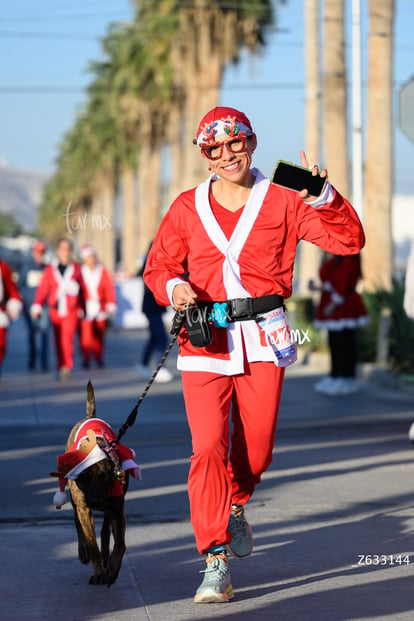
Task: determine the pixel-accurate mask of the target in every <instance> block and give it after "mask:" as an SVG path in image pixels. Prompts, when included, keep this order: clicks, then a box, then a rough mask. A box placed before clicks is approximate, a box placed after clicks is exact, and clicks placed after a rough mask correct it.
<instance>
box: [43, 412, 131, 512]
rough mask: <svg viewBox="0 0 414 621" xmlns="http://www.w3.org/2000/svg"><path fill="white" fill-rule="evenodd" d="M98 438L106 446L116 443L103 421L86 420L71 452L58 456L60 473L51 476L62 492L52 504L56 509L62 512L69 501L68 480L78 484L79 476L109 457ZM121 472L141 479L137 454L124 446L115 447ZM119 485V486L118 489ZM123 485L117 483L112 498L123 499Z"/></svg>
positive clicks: (96, 419)
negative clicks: (66, 489) (61, 509)
mask: <svg viewBox="0 0 414 621" xmlns="http://www.w3.org/2000/svg"><path fill="white" fill-rule="evenodd" d="M97 438H101V439H102V440H103V441H104V442H105V443H111V442H112V441H114V440H116V435H115V433H114V431H113V429H112V428H111V427H110V426H109V425H108V423H106V422H105V421H104V420H102V419H100V418H90V419H87V420H86V421H85V422H83V423H82V425H81V426H80V427H79V429H78V431H77V432H76V435H75V439H74V441H73V444H72V446H71V447H70V449H69V450H68V451H67V452H66V453H63V454H62V455H59V456H58V458H57V466H58V467H57V472H51V473H50V475H51V476H54V477H58V478H59V488H60V491H59V492H56V494H55V495H54V497H53V503H54V504H55V505H56V508H57V509H60V508H61V507H62V505H64V504H65V503H66V502H67V500H68V497H67V494H66V492H65V487H66V483H67V481H68V479H71V480H72V481H76V479H77V478H78V476H79V475H80V474H81V472H83V471H84V470H86V468H89V467H90V466H92V465H93V464H96V463H97V462H99V461H102V460H103V459H107V458H108V455H107V453H106V452H105V451H104V450H103V449H102V448H101V447H100V446H99V444H98V443H97ZM116 452H117V453H118V457H119V461H120V464H121V469H122V470H123V471H124V472H126V471H128V472H129V474H130V475H131V476H132V477H134V478H135V479H141V469H140V467H139V466H138V465H137V464H136V463H135V461H134V457H135V451H133V450H132V449H130V448H128V447H127V446H125V445H124V444H121V443H119V444H117V445H116ZM117 484H118V485H117ZM121 493H122V485H121V483H120V482H119V481H117V482H116V483H115V485H114V488H113V490H112V492H111V496H117V495H121Z"/></svg>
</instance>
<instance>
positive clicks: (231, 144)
mask: <svg viewBox="0 0 414 621" xmlns="http://www.w3.org/2000/svg"><path fill="white" fill-rule="evenodd" d="M246 140H247V136H246V134H244V132H243V133H242V132H240V134H239V135H238V136H237V138H231V139H230V140H226V141H225V142H215V143H214V144H212V145H207V144H201V145H200V148H201V153H202V154H203V155H205V156H206V157H207V158H208V159H209V160H219V159H220V158H221V157H222V156H223V151H224V146H226V148H227V149H228V150H229V151H231V152H232V153H243V151H245V150H246Z"/></svg>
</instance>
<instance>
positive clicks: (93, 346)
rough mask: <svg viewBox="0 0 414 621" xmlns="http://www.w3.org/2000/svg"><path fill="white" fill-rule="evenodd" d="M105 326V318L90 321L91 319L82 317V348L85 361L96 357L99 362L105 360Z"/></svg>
mask: <svg viewBox="0 0 414 621" xmlns="http://www.w3.org/2000/svg"><path fill="white" fill-rule="evenodd" d="M105 327H106V321H105V320H103V321H102V320H100V321H98V320H94V321H90V320H89V319H82V321H81V325H80V348H81V352H82V357H83V359H84V360H85V361H89V360H90V359H91V358H92V357H94V358H95V360H96V361H97V362H99V363H102V362H103V348H104V337H105Z"/></svg>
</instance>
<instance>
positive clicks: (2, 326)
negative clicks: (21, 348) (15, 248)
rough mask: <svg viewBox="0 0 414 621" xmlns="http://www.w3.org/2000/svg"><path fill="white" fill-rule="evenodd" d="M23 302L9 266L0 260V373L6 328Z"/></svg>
mask: <svg viewBox="0 0 414 621" xmlns="http://www.w3.org/2000/svg"><path fill="white" fill-rule="evenodd" d="M22 306H23V303H22V301H21V299H20V295H19V291H18V289H17V287H16V285H15V283H14V282H13V275H12V272H11V269H10V267H9V266H8V264H7V263H6V262H5V261H1V260H0V374H1V368H2V365H3V360H4V356H5V353H6V346H7V328H8V326H9V324H10V319H11V320H12V321H15V320H16V319H18V317H19V314H20V311H21V310H22Z"/></svg>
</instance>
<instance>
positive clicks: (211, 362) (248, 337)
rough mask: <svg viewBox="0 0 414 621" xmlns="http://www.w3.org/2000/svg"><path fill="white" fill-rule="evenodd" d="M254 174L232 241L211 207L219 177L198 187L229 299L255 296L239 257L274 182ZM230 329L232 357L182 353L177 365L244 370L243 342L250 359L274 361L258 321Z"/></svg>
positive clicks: (201, 211)
mask: <svg viewBox="0 0 414 621" xmlns="http://www.w3.org/2000/svg"><path fill="white" fill-rule="evenodd" d="M252 173H253V175H254V176H255V182H254V185H253V187H252V190H251V192H250V196H249V198H248V200H247V202H246V205H245V207H244V209H243V213H242V214H241V216H240V219H239V221H238V223H237V225H236V228H235V229H234V231H233V234H232V235H231V237H230V240H228V239H227V238H226V236H225V235H224V232H223V230H222V229H221V227H220V225H219V224H218V222H217V220H216V218H215V217H214V215H213V212H212V210H211V207H210V202H209V188H210V182H211V180H212V179H217V176H216V175H211V176H210V177H209V178H208V179H206V181H204V182H203V183H202V184H201V185H199V186H198V187H197V188H196V194H195V201H196V210H197V213H198V215H199V217H200V220H201V222H202V224H203V226H204V228H205V230H206V233H207V235H208V236H209V238H210V239H211V241H212V242H213V243H214V244H215V246H216V247H217V248H218V250H219V251H220V252H221V253H222V254H223V255H224V262H223V268H222V269H223V282H224V287H225V291H226V297H227V298H228V299H230V298H239V297H243V298H246V297H251V294H250V293H249V292H248V291H247V289H245V287H244V286H243V283H242V282H241V278H240V269H239V264H238V259H239V255H240V252H241V251H242V248H243V246H244V244H245V242H246V240H247V237H248V236H249V233H250V231H251V230H252V227H253V226H254V223H255V220H256V218H257V216H258V214H259V212H260V209H261V207H262V204H263V200H264V198H265V196H266V193H267V191H268V189H269V185H270V181H269V179H267V178H266V177H264V176H263V175H262V173H261V172H260V171H259V170H258V169H256V168H253V169H252ZM226 330H227V341H228V351H229V357H230V359H228V358H227V359H221V358H214V357H213V356H179V357H178V361H177V368H178V369H180V370H181V371H210V372H212V373H220V374H222V375H235V374H238V373H243V370H244V354H243V341H244V345H245V348H246V355H247V359H248V360H249V362H258V361H269V362H274V354H273V351H272V349H271V347H270V346H269V345H265V346H263V345H261V343H260V333H259V328H258V326H257V324H256V322H255V321H243V322H234V323H231V324H229V325H228V327H227V328H226Z"/></svg>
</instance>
